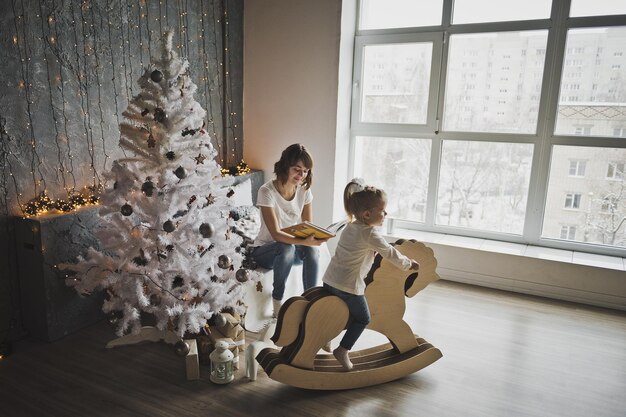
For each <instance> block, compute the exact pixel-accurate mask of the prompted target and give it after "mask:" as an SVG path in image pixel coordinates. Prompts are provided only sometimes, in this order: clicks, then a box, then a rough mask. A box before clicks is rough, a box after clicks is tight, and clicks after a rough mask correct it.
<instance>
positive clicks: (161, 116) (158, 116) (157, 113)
mask: <svg viewBox="0 0 626 417" xmlns="http://www.w3.org/2000/svg"><path fill="white" fill-rule="evenodd" d="M166 118H167V115H166V114H165V110H163V109H162V108H160V107H157V108H156V109H154V121H155V122H159V123H163V122H164V121H165V119H166Z"/></svg>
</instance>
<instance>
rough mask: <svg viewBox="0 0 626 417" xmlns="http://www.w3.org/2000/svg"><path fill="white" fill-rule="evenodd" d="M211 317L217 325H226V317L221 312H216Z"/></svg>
mask: <svg viewBox="0 0 626 417" xmlns="http://www.w3.org/2000/svg"><path fill="white" fill-rule="evenodd" d="M213 318H214V320H215V325H216V326H217V327H224V326H226V323H228V322H227V321H226V317H224V315H223V314H216V315H215V316H213Z"/></svg>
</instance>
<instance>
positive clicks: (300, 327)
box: [256, 240, 442, 390]
mask: <svg viewBox="0 0 626 417" xmlns="http://www.w3.org/2000/svg"><path fill="white" fill-rule="evenodd" d="M394 245H395V247H396V249H398V250H399V251H400V252H401V253H402V254H404V255H405V256H407V257H409V258H412V259H415V260H416V261H417V262H419V264H420V270H419V273H418V272H415V271H401V270H400V269H398V268H396V267H395V266H393V265H392V264H391V263H390V262H388V261H386V260H384V259H383V258H382V257H381V256H380V255H377V256H376V259H375V260H374V263H373V265H372V268H371V269H370V272H369V274H368V276H367V278H366V280H365V281H366V283H367V287H366V289H365V297H366V298H367V302H368V305H369V309H370V315H371V321H370V323H369V325H368V327H367V328H368V329H371V330H376V331H377V332H380V333H382V334H383V335H384V336H386V337H387V338H388V339H389V342H390V343H386V344H383V345H380V346H376V347H373V348H368V349H364V350H360V351H354V352H351V353H350V360H351V361H352V363H353V364H354V368H353V369H352V370H351V371H349V372H345V371H344V370H343V368H342V366H341V365H340V364H339V362H338V361H337V360H336V359H335V358H334V357H333V356H332V355H326V354H317V352H318V351H319V350H320V349H321V348H322V346H324V345H325V344H326V343H327V342H328V341H329V340H332V339H333V338H334V337H336V336H337V335H338V334H339V333H340V332H341V331H342V330H343V329H345V327H346V325H347V324H348V320H349V317H350V314H349V312H348V307H347V306H346V304H345V303H344V302H343V300H341V299H340V298H339V297H336V296H334V295H331V294H330V293H329V292H327V291H326V290H325V289H324V288H322V287H315V288H311V289H309V290H307V291H305V292H304V293H303V294H302V295H301V296H298V297H292V298H290V299H288V300H287V301H286V302H285V304H283V306H282V307H281V309H280V312H279V314H278V321H277V323H276V331H275V333H274V336H272V338H271V340H272V341H273V342H274V344H275V345H276V346H279V347H282V348H281V349H280V350H276V349H273V348H266V349H263V350H262V351H261V352H259V354H258V355H257V357H256V359H257V361H258V362H259V364H260V365H261V366H262V367H263V369H264V370H265V372H266V373H267V375H268V376H269V377H270V378H272V379H274V380H275V381H279V382H282V383H285V384H288V385H292V386H296V387H300V388H308V389H317V390H339V389H350V388H360V387H366V386H370V385H376V384H381V383H384V382H389V381H393V380H395V379H398V378H402V377H404V376H406V375H408V374H411V373H413V372H416V371H418V370H420V369H422V368H425V367H426V366H428V365H430V364H432V363H433V362H435V361H436V360H437V359H439V358H441V356H442V354H441V351H440V350H439V349H437V348H436V347H434V346H433V345H431V344H430V343H428V342H426V341H425V340H424V339H422V338H420V337H418V336H416V335H415V334H413V331H412V330H411V328H410V327H409V325H408V324H407V323H406V322H405V321H404V320H403V319H402V317H403V316H404V311H405V309H406V302H405V300H404V297H405V296H406V297H413V296H414V295H415V294H417V293H418V292H419V291H421V290H422V289H424V288H425V287H426V286H427V285H428V284H429V283H431V282H434V281H436V280H438V279H439V276H438V275H437V273H436V272H435V269H436V267H437V260H436V259H435V257H434V256H433V251H432V249H430V248H428V247H427V246H425V245H424V244H423V243H420V242H416V241H414V240H406V241H405V240H398V241H397V242H396V243H395V244H394Z"/></svg>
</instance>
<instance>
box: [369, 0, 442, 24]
mask: <svg viewBox="0 0 626 417" xmlns="http://www.w3.org/2000/svg"><path fill="white" fill-rule="evenodd" d="M442 10H443V0H362V1H361V17H360V21H359V29H361V30H366V29H391V28H403V27H417V26H438V25H440V24H441V14H442Z"/></svg>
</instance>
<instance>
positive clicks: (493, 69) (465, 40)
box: [443, 30, 548, 133]
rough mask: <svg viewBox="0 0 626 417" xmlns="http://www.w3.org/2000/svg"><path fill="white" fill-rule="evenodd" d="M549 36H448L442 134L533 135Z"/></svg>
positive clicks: (514, 34) (508, 34)
mask: <svg viewBox="0 0 626 417" xmlns="http://www.w3.org/2000/svg"><path fill="white" fill-rule="evenodd" d="M547 39H548V32H547V31H544V30H541V31H529V32H499V33H480V34H471V35H453V36H450V52H449V60H448V74H447V79H446V94H445V104H444V118H443V121H444V123H443V126H444V130H448V131H465V132H496V133H535V131H536V130H537V114H538V109H539V98H540V96H541V80H542V77H543V67H544V61H545V53H546V42H547Z"/></svg>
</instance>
